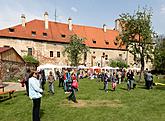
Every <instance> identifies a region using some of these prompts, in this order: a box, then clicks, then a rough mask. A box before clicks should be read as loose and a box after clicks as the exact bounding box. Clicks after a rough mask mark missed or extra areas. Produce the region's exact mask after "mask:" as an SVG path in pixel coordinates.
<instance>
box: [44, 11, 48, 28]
mask: <svg viewBox="0 0 165 121" xmlns="http://www.w3.org/2000/svg"><path fill="white" fill-rule="evenodd" d="M44 19H45V29H48V28H49V25H48V12H45V13H44Z"/></svg>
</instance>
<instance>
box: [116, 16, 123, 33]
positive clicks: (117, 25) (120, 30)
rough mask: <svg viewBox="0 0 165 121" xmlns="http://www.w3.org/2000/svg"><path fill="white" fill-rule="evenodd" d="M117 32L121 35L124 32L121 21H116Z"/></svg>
mask: <svg viewBox="0 0 165 121" xmlns="http://www.w3.org/2000/svg"><path fill="white" fill-rule="evenodd" d="M115 30H117V31H119V32H120V33H121V32H122V28H121V25H120V20H119V19H116V20H115Z"/></svg>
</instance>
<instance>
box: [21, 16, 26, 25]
mask: <svg viewBox="0 0 165 121" xmlns="http://www.w3.org/2000/svg"><path fill="white" fill-rule="evenodd" d="M21 20H22V27H25V25H26V17H25V15H24V14H22V15H21Z"/></svg>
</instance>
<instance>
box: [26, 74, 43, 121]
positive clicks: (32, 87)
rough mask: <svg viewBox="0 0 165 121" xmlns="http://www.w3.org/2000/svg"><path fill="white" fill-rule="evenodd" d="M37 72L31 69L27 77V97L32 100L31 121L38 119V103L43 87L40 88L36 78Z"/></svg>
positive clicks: (38, 120)
mask: <svg viewBox="0 0 165 121" xmlns="http://www.w3.org/2000/svg"><path fill="white" fill-rule="evenodd" d="M38 76H39V73H38V72H37V71H33V72H32V73H31V75H30V78H29V97H30V99H32V101H33V110H32V119H33V121H40V103H41V97H42V93H43V89H42V88H40V87H41V84H40V80H38Z"/></svg>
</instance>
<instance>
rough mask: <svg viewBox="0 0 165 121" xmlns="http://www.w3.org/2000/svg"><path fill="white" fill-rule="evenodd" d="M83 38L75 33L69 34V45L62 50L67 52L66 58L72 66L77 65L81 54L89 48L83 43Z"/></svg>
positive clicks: (64, 52)
mask: <svg viewBox="0 0 165 121" xmlns="http://www.w3.org/2000/svg"><path fill="white" fill-rule="evenodd" d="M84 41H85V38H80V37H78V36H77V35H76V34H74V35H72V36H70V42H69V45H67V46H66V47H65V49H64V51H63V54H64V55H65V54H66V53H67V57H68V60H69V61H70V62H71V65H72V66H78V64H79V62H80V60H81V56H82V55H83V54H85V53H87V52H88V51H89V48H88V47H87V46H86V45H85V44H84Z"/></svg>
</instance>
